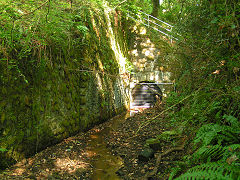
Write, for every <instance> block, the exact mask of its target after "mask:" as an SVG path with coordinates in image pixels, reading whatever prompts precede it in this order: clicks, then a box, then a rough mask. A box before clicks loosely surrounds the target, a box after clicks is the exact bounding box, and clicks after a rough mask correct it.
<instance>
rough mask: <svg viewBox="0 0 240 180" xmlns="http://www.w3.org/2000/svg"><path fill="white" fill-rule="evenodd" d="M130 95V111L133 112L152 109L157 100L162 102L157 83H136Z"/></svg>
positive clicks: (160, 91)
mask: <svg viewBox="0 0 240 180" xmlns="http://www.w3.org/2000/svg"><path fill="white" fill-rule="evenodd" d="M131 95H132V101H131V103H130V110H131V111H133V112H139V111H140V110H143V109H147V108H150V107H153V106H154V104H155V103H156V101H157V99H160V100H162V90H161V88H160V87H159V86H158V83H155V82H151V81H141V82H139V83H137V84H136V85H135V87H134V88H133V89H132V92H131Z"/></svg>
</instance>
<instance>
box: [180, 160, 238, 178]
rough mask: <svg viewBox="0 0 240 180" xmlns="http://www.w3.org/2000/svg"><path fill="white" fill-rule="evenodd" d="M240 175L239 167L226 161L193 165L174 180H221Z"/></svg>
mask: <svg viewBox="0 0 240 180" xmlns="http://www.w3.org/2000/svg"><path fill="white" fill-rule="evenodd" d="M239 176H240V171H239V167H236V166H231V165H229V164H227V163H216V162H211V163H206V164H202V165H198V166H195V167H193V168H191V169H189V170H188V171H187V172H186V173H185V174H183V175H181V176H179V177H178V178H176V180H182V179H184V180H187V179H189V180H190V179H195V180H200V179H201V180H202V179H209V180H213V179H221V180H233V179H238V177H239Z"/></svg>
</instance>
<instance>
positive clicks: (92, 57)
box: [0, 11, 128, 168]
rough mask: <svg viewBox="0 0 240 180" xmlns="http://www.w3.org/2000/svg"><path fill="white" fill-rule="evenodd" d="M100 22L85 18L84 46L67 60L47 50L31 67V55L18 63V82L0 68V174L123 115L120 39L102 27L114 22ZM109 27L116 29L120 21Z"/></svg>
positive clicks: (15, 74) (13, 74)
mask: <svg viewBox="0 0 240 180" xmlns="http://www.w3.org/2000/svg"><path fill="white" fill-rule="evenodd" d="M106 13H109V14H111V13H112V15H109V17H114V15H113V13H115V12H114V11H108V12H106ZM89 14H93V13H91V12H89ZM99 17H100V16H99V15H98V14H95V15H91V16H90V17H89V21H88V22H87V23H86V25H87V26H88V28H89V33H88V34H87V35H86V42H85V44H86V45H83V46H76V47H74V46H73V47H71V52H68V55H65V54H64V52H62V51H58V50H57V49H56V50H55V49H54V48H55V47H51V48H52V49H49V50H48V51H47V52H46V53H45V55H44V58H42V59H41V61H40V62H37V63H36V64H32V63H30V60H31V59H32V58H35V57H34V54H30V55H29V56H28V57H26V59H21V60H20V59H19V66H18V68H19V70H20V71H21V72H23V73H24V74H23V75H22V76H19V71H17V69H12V70H9V69H8V65H7V63H0V72H1V74H0V75H1V76H0V148H2V149H7V152H1V151H0V159H1V161H0V168H4V167H7V166H8V165H10V164H12V163H14V162H15V161H17V160H20V159H23V158H25V157H28V156H31V155H33V154H35V153H36V152H39V151H41V150H42V149H44V148H46V147H47V146H50V145H52V144H55V143H57V142H60V141H61V140H63V139H64V138H66V137H69V136H72V135H75V134H76V133H78V132H80V131H84V130H87V129H89V128H90V127H92V126H94V125H95V124H98V123H101V122H103V121H105V120H107V119H109V118H111V117H113V116H114V115H116V114H118V113H120V112H123V111H124V110H126V108H127V104H128V100H127V97H128V94H126V91H125V90H124V89H125V87H126V86H127V84H126V83H124V82H123V80H122V79H121V76H120V75H119V74H120V73H119V72H120V70H119V68H121V65H120V64H119V62H120V60H119V57H125V56H127V50H126V47H127V45H126V41H125V37H124V34H123V33H122V31H121V30H120V29H121V28H120V27H119V28H116V27H115V28H111V27H106V26H104V25H105V23H104V22H105V21H114V19H109V18H105V17H102V18H99ZM97 21H102V22H101V23H100V22H99V23H98V24H101V26H97V25H96V24H94V23H93V22H95V23H96V22H97ZM91 22H92V24H90V23H91ZM108 24H110V25H113V24H114V25H115V26H116V25H117V26H121V17H118V19H117V21H116V20H115V22H114V23H113V22H112V23H111V22H110V23H108ZM109 28H111V29H112V31H109ZM109 34H110V35H111V36H109ZM111 37H114V38H115V39H114V41H112V40H110V38H111ZM110 42H114V43H115V46H114V48H113V44H111V43H110ZM79 43H81V42H79ZM79 47H80V48H79ZM116 47H117V48H118V49H116ZM50 50H51V52H53V51H55V53H51V54H50ZM116 51H117V53H118V55H116ZM119 54H120V55H121V56H119ZM0 56H3V54H1V52H0ZM121 69H124V68H123V67H122V68H121ZM16 77H18V78H16ZM26 80H27V81H26Z"/></svg>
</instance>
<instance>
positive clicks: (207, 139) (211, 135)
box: [194, 124, 240, 146]
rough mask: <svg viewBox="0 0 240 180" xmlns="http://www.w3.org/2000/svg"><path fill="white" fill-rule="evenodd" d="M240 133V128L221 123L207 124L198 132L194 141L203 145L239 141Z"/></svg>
mask: <svg viewBox="0 0 240 180" xmlns="http://www.w3.org/2000/svg"><path fill="white" fill-rule="evenodd" d="M239 133H240V128H237V127H235V126H234V127H232V126H226V125H219V124H206V125H203V126H202V127H201V128H200V129H199V130H198V132H197V134H196V137H195V140H194V143H195V144H196V143H199V142H201V144H202V145H203V146H206V145H210V144H214V143H215V144H216V143H218V144H221V143H222V142H227V143H228V144H229V143H238V142H239V138H238V134H239Z"/></svg>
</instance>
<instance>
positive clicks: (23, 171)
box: [0, 107, 186, 180]
mask: <svg viewBox="0 0 240 180" xmlns="http://www.w3.org/2000/svg"><path fill="white" fill-rule="evenodd" d="M161 111H162V109H161V108H159V107H158V108H153V109H147V110H145V111H144V112H142V113H138V114H135V115H134V116H132V117H128V118H126V117H125V118H123V116H124V115H122V116H118V117H116V118H115V120H109V121H107V122H105V123H103V124H100V125H98V126H96V127H94V128H92V129H91V130H89V131H88V132H86V133H80V134H78V135H76V136H73V137H70V138H67V139H65V140H64V141H62V142H61V143H59V144H56V145H54V146H52V147H48V148H47V149H45V150H43V151H41V152H39V153H37V154H36V155H35V156H33V157H31V158H28V159H25V160H23V161H21V162H19V163H17V164H15V165H14V166H12V167H10V168H8V169H7V170H5V171H3V172H1V173H0V179H1V180H2V179H49V180H53V179H93V180H95V179H96V180H97V179H99V180H102V179H103V180H107V179H109V180H112V179H113V180H115V179H116V180H117V179H168V177H169V173H170V169H171V168H172V167H174V166H175V165H176V162H177V161H179V160H181V159H182V157H183V156H184V154H186V146H185V145H184V141H185V139H186V137H183V136H177V137H175V138H174V139H168V140H166V141H162V142H160V144H159V146H158V149H157V150H155V151H154V155H153V156H152V157H151V158H149V159H148V158H146V159H144V158H140V157H142V156H141V152H142V151H144V150H145V149H146V148H147V149H148V147H147V146H146V140H147V139H149V138H153V137H156V135H159V134H161V133H162V132H164V131H171V130H172V126H171V125H170V124H169V122H167V120H165V118H164V115H159V113H161ZM156 116H158V117H157V118H156V121H152V119H153V118H154V117H156ZM118 120H119V121H118ZM150 121H151V123H149V124H148V125H146V126H144V125H143V124H144V123H146V122H150ZM142 126H143V127H142ZM174 147H181V148H180V149H176V150H175V149H174ZM169 150H170V151H169ZM168 151H169V153H168ZM166 152H167V154H166ZM164 153H165V154H166V155H165V156H163V157H161V159H159V162H158V163H156V161H157V159H158V157H159V154H164ZM153 171H155V173H153ZM150 172H152V174H149V173H150Z"/></svg>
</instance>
